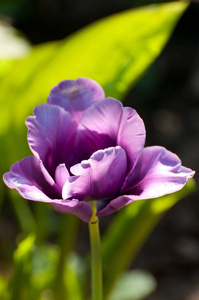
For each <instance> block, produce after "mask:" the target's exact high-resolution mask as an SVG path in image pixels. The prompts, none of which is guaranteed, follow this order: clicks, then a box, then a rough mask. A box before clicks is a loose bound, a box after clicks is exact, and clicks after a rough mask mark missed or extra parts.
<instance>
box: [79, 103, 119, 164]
mask: <svg viewBox="0 0 199 300" xmlns="http://www.w3.org/2000/svg"><path fill="white" fill-rule="evenodd" d="M122 111H123V107H122V104H121V103H120V102H119V101H118V100H115V99H112V98H106V99H104V100H102V101H99V102H96V103H94V104H93V105H92V106H90V107H89V108H88V109H87V110H86V111H85V113H84V115H83V116H82V119H81V121H80V124H79V126H78V131H77V139H76V143H75V149H76V155H77V156H78V158H79V159H80V160H82V159H88V158H89V157H90V156H91V155H92V153H94V152H95V151H97V150H100V149H106V148H108V147H114V146H116V145H117V144H116V143H117V135H118V130H119V125H120V119H121V116H122ZM79 149H81V151H79Z"/></svg>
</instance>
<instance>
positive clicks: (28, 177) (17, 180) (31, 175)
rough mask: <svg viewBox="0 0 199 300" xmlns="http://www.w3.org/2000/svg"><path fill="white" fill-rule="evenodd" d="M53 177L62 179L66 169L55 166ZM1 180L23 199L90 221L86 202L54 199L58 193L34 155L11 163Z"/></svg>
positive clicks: (65, 175) (89, 207) (89, 208)
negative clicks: (42, 203)
mask: <svg viewBox="0 0 199 300" xmlns="http://www.w3.org/2000/svg"><path fill="white" fill-rule="evenodd" d="M45 175H46V174H45ZM55 177H56V179H57V180H58V179H59V180H60V179H61V180H62V181H64V179H65V178H66V177H67V171H66V169H64V167H63V166H62V165H60V166H59V167H58V168H57V170H56V176H55ZM47 179H48V180H49V179H50V177H48V178H47ZM3 180H4V182H5V184H6V185H7V186H8V187H9V188H11V189H16V190H17V191H18V192H19V194H20V195H21V196H22V197H23V198H25V199H29V200H33V201H39V202H46V203H49V204H50V205H51V206H52V207H53V208H54V209H56V210H57V211H59V212H62V213H70V214H74V215H76V216H78V217H79V218H80V219H82V220H83V221H84V222H89V221H90V218H91V216H92V209H91V206H90V204H89V203H88V202H85V201H82V202H80V201H78V200H74V199H73V200H63V199H56V197H57V196H58V194H57V193H56V192H55V190H54V186H51V185H49V184H48V182H47V181H46V178H45V177H44V175H43V172H42V170H41V163H40V161H39V160H38V159H37V158H36V157H34V156H28V157H26V158H24V159H23V160H21V161H18V162H16V163H15V164H13V165H12V167H11V169H10V172H7V173H5V174H4V176H3ZM51 181H52V180H50V183H51V184H52V182H51Z"/></svg>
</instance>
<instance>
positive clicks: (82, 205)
mask: <svg viewBox="0 0 199 300" xmlns="http://www.w3.org/2000/svg"><path fill="white" fill-rule="evenodd" d="M50 205H51V206H52V207H53V208H54V209H55V210H56V211H58V212H60V213H64V214H73V215H75V216H77V217H79V218H80V219H81V220H82V221H84V222H86V223H88V222H89V221H90V219H91V217H92V214H93V213H92V208H91V205H90V203H89V202H86V201H79V200H77V199H72V200H61V201H59V202H58V201H56V202H55V201H52V202H51V203H50Z"/></svg>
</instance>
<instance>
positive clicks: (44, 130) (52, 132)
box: [26, 104, 77, 178]
mask: <svg viewBox="0 0 199 300" xmlns="http://www.w3.org/2000/svg"><path fill="white" fill-rule="evenodd" d="M26 125H27V127H28V142H29V146H30V149H31V150H32V152H33V154H34V155H35V156H36V157H37V158H39V159H41V160H42V161H43V164H44V166H45V168H46V169H47V170H48V172H49V173H50V175H51V176H52V177H53V178H54V172H55V169H56V167H57V166H58V165H59V164H61V163H65V164H66V166H67V167H70V166H71V165H72V164H73V163H74V148H73V145H74V140H75V134H76V128H77V125H76V123H75V121H73V120H72V119H71V116H70V114H69V113H68V112H66V111H65V110H64V109H63V108H61V107H58V106H56V105H48V104H41V105H38V106H36V107H35V109H34V116H33V117H28V118H27V119H26Z"/></svg>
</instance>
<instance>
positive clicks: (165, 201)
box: [102, 179, 196, 299]
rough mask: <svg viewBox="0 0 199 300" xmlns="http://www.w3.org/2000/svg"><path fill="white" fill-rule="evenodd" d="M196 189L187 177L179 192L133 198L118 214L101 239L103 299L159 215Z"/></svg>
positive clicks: (191, 180) (138, 248)
mask: <svg viewBox="0 0 199 300" xmlns="http://www.w3.org/2000/svg"><path fill="white" fill-rule="evenodd" d="M195 190H196V186H195V181H194V180H193V179H189V181H188V183H187V185H186V186H185V187H184V188H183V189H182V190H181V191H179V192H176V193H173V194H171V195H166V196H163V197H161V198H156V199H150V200H141V201H135V202H133V203H132V204H130V205H128V206H126V207H125V208H123V209H122V210H121V212H119V213H118V215H117V216H116V217H115V219H114V221H113V222H112V223H111V226H110V227H109V228H108V230H107V231H106V233H105V234H104V236H103V239H102V261H103V266H104V277H105V278H104V283H105V287H104V290H105V299H107V298H106V297H107V296H108V295H109V293H110V291H111V289H112V288H113V285H114V283H115V281H116V280H117V278H118V276H119V275H120V274H121V273H122V272H124V271H125V270H126V269H127V268H128V266H129V265H130V264H131V263H132V262H133V260H134V258H135V257H136V255H137V253H138V251H139V250H140V248H141V247H142V245H143V244H144V242H145V241H146V239H147V238H148V236H149V234H150V233H151V232H152V230H153V229H154V227H155V225H156V224H157V223H158V221H159V220H160V218H161V217H162V215H163V214H164V213H165V212H166V211H167V210H169V209H170V208H171V207H172V206H173V205H174V204H175V203H176V202H177V201H179V200H180V199H182V198H183V197H185V196H186V195H189V194H190V193H192V192H193V191H195Z"/></svg>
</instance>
